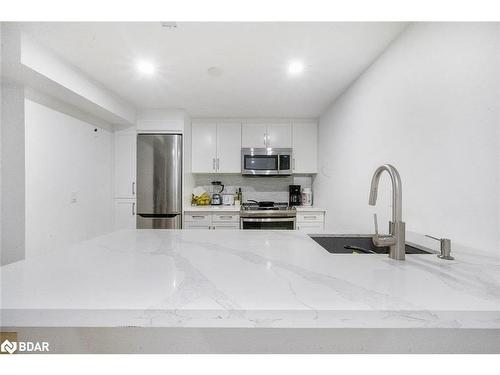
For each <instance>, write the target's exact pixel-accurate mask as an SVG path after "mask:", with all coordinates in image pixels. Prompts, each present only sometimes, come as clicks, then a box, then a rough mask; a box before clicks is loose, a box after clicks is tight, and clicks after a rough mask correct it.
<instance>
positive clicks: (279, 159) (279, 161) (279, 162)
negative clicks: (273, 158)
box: [278, 154, 281, 174]
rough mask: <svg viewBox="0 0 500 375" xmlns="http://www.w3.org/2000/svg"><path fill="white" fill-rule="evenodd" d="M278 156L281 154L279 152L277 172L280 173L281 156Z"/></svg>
mask: <svg viewBox="0 0 500 375" xmlns="http://www.w3.org/2000/svg"><path fill="white" fill-rule="evenodd" d="M280 156H281V155H280V154H278V174H279V173H280V171H281V157H280Z"/></svg>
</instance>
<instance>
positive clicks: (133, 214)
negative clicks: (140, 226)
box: [132, 202, 135, 216]
mask: <svg viewBox="0 0 500 375" xmlns="http://www.w3.org/2000/svg"><path fill="white" fill-rule="evenodd" d="M132 216H135V202H134V203H132Z"/></svg>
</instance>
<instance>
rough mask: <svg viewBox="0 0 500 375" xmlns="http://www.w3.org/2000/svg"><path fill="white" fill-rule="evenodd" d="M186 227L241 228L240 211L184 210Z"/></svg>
mask: <svg viewBox="0 0 500 375" xmlns="http://www.w3.org/2000/svg"><path fill="white" fill-rule="evenodd" d="M184 228H185V229H216V230H217V229H222V230H227V229H233V230H234V229H240V215H239V214H238V213H233V212H228V213H212V212H189V211H185V212H184Z"/></svg>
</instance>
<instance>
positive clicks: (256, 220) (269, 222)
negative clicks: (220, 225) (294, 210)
mask: <svg viewBox="0 0 500 375" xmlns="http://www.w3.org/2000/svg"><path fill="white" fill-rule="evenodd" d="M240 221H241V229H268V230H281V229H290V230H293V229H295V217H242V218H240Z"/></svg>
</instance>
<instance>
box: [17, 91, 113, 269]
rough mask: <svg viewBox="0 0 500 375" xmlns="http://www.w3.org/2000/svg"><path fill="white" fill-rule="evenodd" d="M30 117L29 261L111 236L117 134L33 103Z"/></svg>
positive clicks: (29, 105)
mask: <svg viewBox="0 0 500 375" xmlns="http://www.w3.org/2000/svg"><path fill="white" fill-rule="evenodd" d="M25 118H26V258H27V259H28V258H30V257H33V256H35V255H37V254H40V253H43V252H47V251H50V250H52V249H57V248H59V247H62V246H67V245H70V244H73V243H76V242H78V241H82V240H85V239H88V238H91V237H94V236H97V235H100V234H104V233H106V232H109V231H110V230H111V229H112V214H111V213H112V206H111V204H112V187H111V185H112V174H111V172H112V133H111V132H110V131H109V130H105V129H103V128H97V130H98V131H97V132H95V131H94V129H96V126H95V125H91V124H89V123H87V122H84V121H81V120H78V119H76V118H74V117H71V116H68V115H67V114H63V113H61V112H58V111H55V110H53V109H51V108H49V107H46V106H44V105H41V104H38V103H35V102H33V101H31V100H29V99H26V102H25ZM73 192H75V193H76V198H77V202H76V203H72V195H73Z"/></svg>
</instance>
